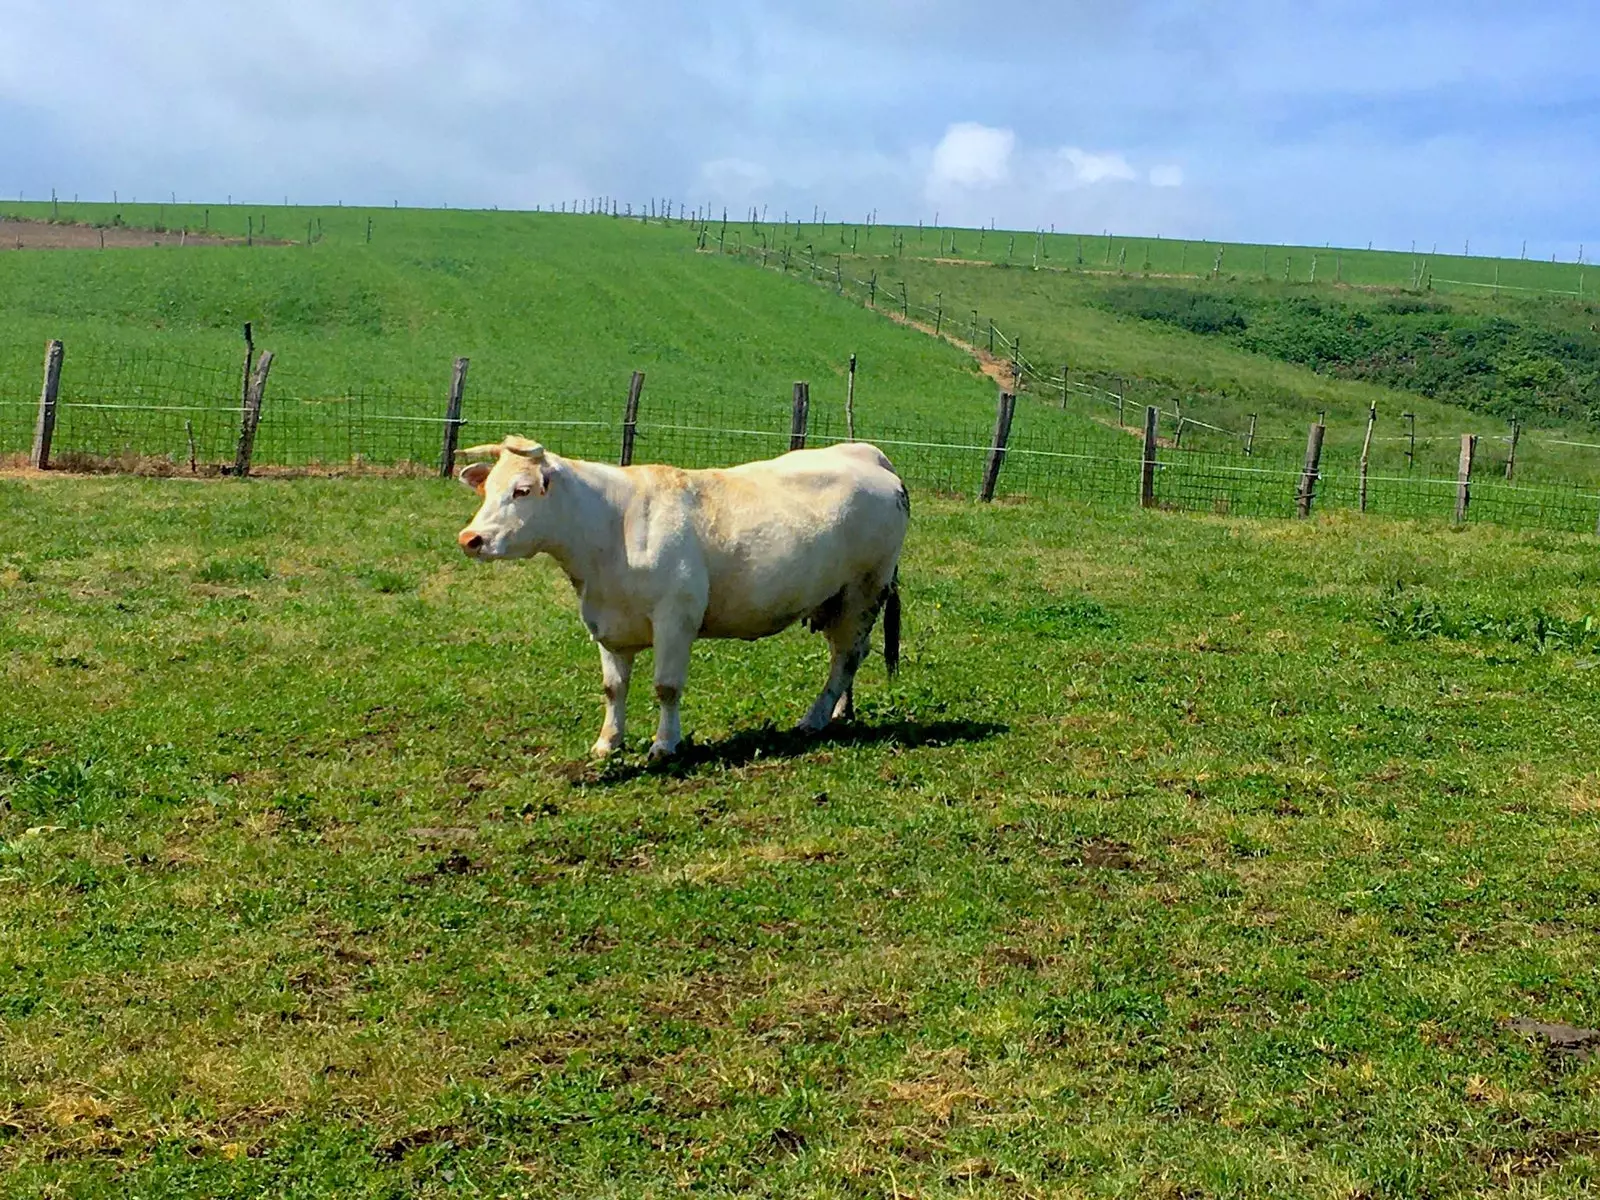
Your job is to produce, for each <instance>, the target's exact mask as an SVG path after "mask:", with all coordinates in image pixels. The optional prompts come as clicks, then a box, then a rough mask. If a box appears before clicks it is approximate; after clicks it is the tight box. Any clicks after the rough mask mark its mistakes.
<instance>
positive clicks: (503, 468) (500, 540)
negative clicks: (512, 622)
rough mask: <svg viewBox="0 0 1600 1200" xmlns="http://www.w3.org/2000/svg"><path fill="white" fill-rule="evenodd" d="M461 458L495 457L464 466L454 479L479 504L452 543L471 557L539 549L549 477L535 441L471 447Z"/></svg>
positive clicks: (505, 555) (509, 440)
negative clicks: (480, 500) (479, 500)
mask: <svg viewBox="0 0 1600 1200" xmlns="http://www.w3.org/2000/svg"><path fill="white" fill-rule="evenodd" d="M461 454H462V456H463V457H466V458H476V457H481V456H483V455H488V454H493V455H496V456H497V457H496V459H495V461H494V462H475V463H469V464H468V465H467V466H464V467H462V468H461V471H460V474H459V475H458V476H457V478H459V479H460V480H461V482H462V483H464V484H466V485H467V486H468V487H469V488H471V489H472V490H473V491H475V492H477V493H478V495H480V496H482V497H483V503H482V504H480V505H479V506H478V512H477V515H476V516H474V517H473V518H472V522H471V524H469V525H468V526H467V527H466V528H465V529H463V530H462V531H461V532H460V533H459V534H458V535H457V536H456V541H457V542H458V543H460V545H461V548H462V549H463V550H464V551H466V552H467V554H468V555H469V556H470V557H472V558H527V557H528V556H529V555H530V554H536V553H538V550H539V541H540V532H541V528H542V525H543V521H542V520H541V516H542V515H543V509H544V504H545V497H546V496H547V495H549V492H550V484H551V480H552V478H553V475H554V471H553V468H552V464H551V463H550V462H549V461H548V460H547V459H546V457H545V452H544V447H543V446H541V445H539V443H538V442H530V441H529V440H528V439H527V438H524V437H517V436H515V435H512V436H511V437H508V438H506V440H505V441H503V442H501V443H499V444H498V445H494V446H473V447H472V448H471V449H470V450H463V451H461Z"/></svg>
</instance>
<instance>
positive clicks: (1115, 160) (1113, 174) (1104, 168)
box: [1057, 146, 1139, 187]
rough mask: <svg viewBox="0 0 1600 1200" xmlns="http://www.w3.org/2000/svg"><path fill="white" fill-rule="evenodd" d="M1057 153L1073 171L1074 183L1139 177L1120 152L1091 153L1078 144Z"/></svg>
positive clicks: (1084, 183) (1083, 185) (1102, 181)
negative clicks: (1080, 147)
mask: <svg viewBox="0 0 1600 1200" xmlns="http://www.w3.org/2000/svg"><path fill="white" fill-rule="evenodd" d="M1057 154H1058V155H1059V157H1060V159H1061V160H1062V161H1063V162H1064V163H1065V164H1066V166H1067V168H1068V170H1069V171H1070V172H1071V174H1070V176H1069V178H1070V179H1071V181H1072V183H1073V184H1075V185H1078V186H1081V187H1089V186H1092V185H1094V184H1096V183H1106V182H1108V181H1121V180H1130V179H1137V178H1138V177H1139V174H1138V172H1137V171H1135V170H1134V169H1133V168H1132V167H1131V166H1129V165H1128V160H1127V159H1125V158H1123V157H1122V155H1120V154H1091V153H1090V152H1089V151H1087V150H1080V149H1078V147H1076V146H1063V147H1061V149H1060V150H1059V151H1057Z"/></svg>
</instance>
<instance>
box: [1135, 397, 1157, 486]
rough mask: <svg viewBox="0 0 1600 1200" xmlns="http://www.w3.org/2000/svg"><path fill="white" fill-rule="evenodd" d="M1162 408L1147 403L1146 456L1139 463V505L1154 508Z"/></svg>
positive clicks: (1145, 420) (1145, 427) (1145, 413)
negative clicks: (1158, 436)
mask: <svg viewBox="0 0 1600 1200" xmlns="http://www.w3.org/2000/svg"><path fill="white" fill-rule="evenodd" d="M1160 421H1161V410H1160V409H1159V408H1157V407H1156V406H1155V405H1154V404H1147V405H1146V406H1145V410H1144V458H1143V459H1142V460H1141V462H1140V464H1139V507H1140V508H1154V507H1155V503H1156V429H1157V427H1158V425H1159V423H1160Z"/></svg>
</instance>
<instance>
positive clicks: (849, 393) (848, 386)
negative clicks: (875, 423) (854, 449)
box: [844, 354, 856, 442]
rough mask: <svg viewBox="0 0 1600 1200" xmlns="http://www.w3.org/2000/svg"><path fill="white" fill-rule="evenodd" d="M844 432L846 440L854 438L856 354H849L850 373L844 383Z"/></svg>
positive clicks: (853, 439)
mask: <svg viewBox="0 0 1600 1200" xmlns="http://www.w3.org/2000/svg"><path fill="white" fill-rule="evenodd" d="M844 434H845V438H846V439H847V440H848V441H852V442H853V441H855V440H856V356H855V355H854V354H852V355H851V356H850V374H849V377H848V378H847V379H846V380H845V385H844Z"/></svg>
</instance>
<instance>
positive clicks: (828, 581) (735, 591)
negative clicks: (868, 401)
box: [690, 442, 909, 637]
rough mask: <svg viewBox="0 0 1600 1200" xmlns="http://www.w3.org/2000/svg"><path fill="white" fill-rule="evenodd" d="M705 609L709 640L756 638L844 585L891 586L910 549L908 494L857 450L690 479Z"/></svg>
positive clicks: (794, 455) (804, 454)
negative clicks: (881, 582)
mask: <svg viewBox="0 0 1600 1200" xmlns="http://www.w3.org/2000/svg"><path fill="white" fill-rule="evenodd" d="M691 475H692V477H693V483H692V485H691V489H690V490H691V493H692V507H693V514H694V522H695V528H696V533H697V540H698V541H699V543H700V546H701V551H702V554H703V556H704V561H705V564H706V570H707V575H708V584H709V599H708V604H707V613H706V621H705V629H704V633H705V634H706V635H707V636H711V637H757V636H761V635H763V634H766V633H771V632H775V631H776V630H777V629H781V628H783V627H784V626H786V625H788V624H790V623H792V622H793V621H795V620H798V619H799V618H800V617H802V616H805V615H807V614H808V613H810V612H812V611H814V610H815V609H817V608H818V607H819V606H821V605H822V604H823V603H824V602H826V601H827V600H828V599H829V598H830V597H831V596H833V595H834V594H835V593H837V592H838V591H839V590H840V589H841V588H843V587H845V586H846V585H849V584H852V583H857V582H859V581H861V580H863V579H867V578H879V577H882V578H883V579H885V580H886V579H887V576H888V575H889V574H892V572H893V568H894V563H895V562H896V561H897V560H898V558H899V555H900V547H901V544H902V543H903V542H904V540H905V533H906V527H907V524H908V520H909V510H908V505H907V501H906V491H905V485H904V484H903V483H902V482H901V480H900V478H899V476H897V475H896V474H895V473H894V469H893V467H892V466H891V465H890V463H889V460H888V459H887V458H886V457H884V455H883V454H882V452H881V451H879V450H878V449H877V448H876V447H874V446H870V445H867V444H865V443H861V442H852V443H846V444H843V445H839V446H830V447H826V448H823V449H817V450H797V451H792V452H790V453H788V454H785V455H783V456H781V457H779V458H775V459H769V460H767V461H764V462H755V463H745V464H743V465H741V466H738V467H732V468H729V469H727V470H722V471H695V472H692V473H691Z"/></svg>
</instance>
